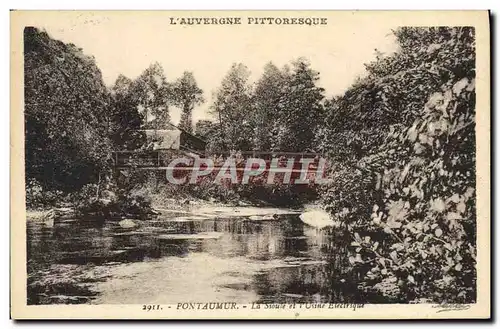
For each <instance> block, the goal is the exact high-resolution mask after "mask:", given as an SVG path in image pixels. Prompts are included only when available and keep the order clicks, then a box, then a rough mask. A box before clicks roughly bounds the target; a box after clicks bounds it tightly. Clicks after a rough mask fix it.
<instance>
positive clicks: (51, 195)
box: [26, 179, 63, 209]
mask: <svg viewBox="0 0 500 329" xmlns="http://www.w3.org/2000/svg"><path fill="white" fill-rule="evenodd" d="M62 197H63V193H62V192H61V191H57V190H55V191H48V190H44V189H43V188H42V185H41V184H40V183H39V182H38V181H37V180H36V179H30V180H28V182H27V183H26V207H27V208H28V209H37V208H46V207H50V206H54V205H56V203H57V202H59V201H61V199H62Z"/></svg>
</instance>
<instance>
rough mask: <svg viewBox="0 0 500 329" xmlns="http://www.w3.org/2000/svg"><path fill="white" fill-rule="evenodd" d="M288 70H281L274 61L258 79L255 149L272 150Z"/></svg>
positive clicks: (254, 97)
mask: <svg viewBox="0 0 500 329" xmlns="http://www.w3.org/2000/svg"><path fill="white" fill-rule="evenodd" d="M286 84H287V72H286V71H285V70H283V71H281V70H280V69H279V68H278V67H277V66H276V65H274V64H273V63H272V62H269V63H267V64H266V66H265V67H264V73H263V75H262V77H261V78H260V79H259V80H258V81H257V83H256V86H255V91H254V95H253V102H254V106H255V111H254V113H253V126H254V134H253V146H254V149H255V150H270V149H271V145H272V131H273V128H274V123H275V120H274V119H275V118H276V116H277V115H278V113H279V111H280V108H281V107H282V106H281V105H280V102H282V101H283V100H284V97H285V94H284V91H285V88H286Z"/></svg>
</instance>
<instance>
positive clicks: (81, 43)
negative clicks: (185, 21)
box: [31, 12, 396, 123]
mask: <svg viewBox="0 0 500 329" xmlns="http://www.w3.org/2000/svg"><path fill="white" fill-rule="evenodd" d="M264 14H267V15H265V16H270V14H269V13H265V12H260V13H245V12H238V13H234V12H204V13H200V12H174V13H172V12H94V13H92V12H65V13H57V12H52V13H47V14H45V15H39V16H36V17H35V18H32V19H31V22H32V25H34V26H36V27H39V28H42V29H44V30H46V31H47V32H48V33H49V35H50V36H51V37H53V38H55V39H58V40H61V41H64V42H72V43H74V44H75V45H77V46H78V47H80V48H82V49H83V52H84V53H85V54H87V55H93V56H94V57H95V60H96V64H97V66H98V67H99V68H100V69H101V72H102V75H103V79H104V82H105V83H106V84H107V85H108V86H109V85H111V84H113V82H114V81H115V80H116V78H117V77H118V75H119V74H124V75H125V76H127V77H129V78H132V79H133V78H135V77H137V76H138V75H139V74H141V72H142V71H144V69H146V68H147V67H148V66H149V65H150V64H151V63H153V62H159V63H160V64H161V65H162V67H163V68H164V70H165V74H166V77H167V80H168V81H173V80H175V79H176V78H178V77H179V76H181V74H182V72H183V71H192V72H193V74H194V76H195V78H196V80H197V82H198V85H199V87H200V88H201V89H202V90H203V91H204V97H205V99H206V102H205V103H204V104H202V105H201V106H199V107H197V108H195V110H194V111H193V121H195V122H196V121H198V120H199V119H207V118H210V114H209V113H208V108H209V106H210V104H211V101H212V93H213V91H215V90H216V89H217V88H218V86H219V85H220V82H221V80H222V79H223V77H224V76H225V74H226V73H227V72H228V70H229V68H230V67H231V64H232V63H238V62H241V63H243V64H245V65H246V66H247V67H248V68H249V70H250V71H251V73H252V75H251V78H250V79H251V81H252V82H254V81H255V80H257V79H258V78H259V77H260V75H261V74H262V72H263V67H264V65H265V64H266V63H268V62H269V61H272V62H273V63H274V64H276V65H277V66H279V67H281V66H283V65H285V64H287V63H289V62H291V61H292V60H294V59H297V58H299V57H305V58H307V59H308V60H309V61H310V63H311V65H312V68H313V69H315V70H317V71H319V72H320V81H319V85H320V86H321V87H323V88H325V89H326V96H328V97H330V96H333V95H339V94H341V93H343V92H344V91H345V90H346V89H347V88H348V87H349V86H350V85H351V84H352V83H353V82H354V80H355V79H356V77H358V76H360V75H362V74H363V73H364V63H368V62H370V61H371V60H373V59H374V58H375V49H378V50H379V51H381V52H383V53H390V52H393V51H394V50H395V49H396V45H395V42H394V38H393V36H392V34H391V29H394V28H396V26H394V25H391V24H390V22H388V23H387V24H385V23H384V21H383V20H377V21H374V20H372V19H370V17H368V16H363V15H350V14H349V13H348V12H346V13H345V14H340V15H338V13H336V15H335V16H328V15H326V14H327V13H326V12H325V15H320V16H318V13H314V15H313V13H310V12H309V13H308V12H295V13H286V14H285V15H287V16H290V15H293V16H294V17H327V18H328V24H327V25H318V26H296V25H293V26H291V25H288V26H284V25H272V26H271V25H246V24H243V25H232V26H229V25H218V26H215V25H194V26H185V25H184V26H181V25H179V24H177V25H171V24H170V17H216V16H222V17H242V19H243V21H244V22H246V18H247V17H249V16H252V17H253V16H255V15H257V16H258V15H264ZM272 14H273V15H272V16H274V17H285V16H284V14H280V13H279V12H276V13H272ZM330 14H331V13H330ZM170 115H171V118H172V121H173V122H174V123H178V121H179V118H180V110H179V109H175V108H172V109H171V110H170Z"/></svg>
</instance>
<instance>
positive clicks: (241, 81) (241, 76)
mask: <svg viewBox="0 0 500 329" xmlns="http://www.w3.org/2000/svg"><path fill="white" fill-rule="evenodd" d="M249 77H250V71H249V70H248V68H247V67H246V66H245V65H243V64H241V63H239V64H233V65H232V66H231V68H230V70H229V72H228V73H227V75H226V76H225V77H224V79H223V80H222V83H221V86H220V87H219V89H218V90H217V91H216V92H215V94H214V103H213V105H212V106H211V110H212V113H213V114H214V115H215V116H216V118H217V119H218V121H219V126H220V132H221V137H222V144H223V146H222V147H223V148H224V149H225V150H249V149H251V147H252V146H251V145H252V127H251V117H252V95H251V92H252V89H251V87H250V85H249V83H248V79H249Z"/></svg>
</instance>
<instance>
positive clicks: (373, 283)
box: [319, 28, 476, 302]
mask: <svg viewBox="0 0 500 329" xmlns="http://www.w3.org/2000/svg"><path fill="white" fill-rule="evenodd" d="M395 34H396V37H397V40H398V43H399V46H400V48H399V50H398V51H397V52H396V53H395V54H393V55H390V56H379V58H378V59H377V60H376V61H375V62H373V63H370V64H369V65H367V70H368V75H367V77H365V78H364V79H360V81H358V82H357V83H356V84H355V85H354V86H353V87H352V88H350V89H349V90H348V91H347V92H346V93H345V95H343V96H341V97H338V98H336V99H333V100H331V102H329V103H328V104H327V112H328V114H327V126H326V127H325V128H324V129H323V131H322V134H321V135H320V136H319V138H320V141H321V147H322V149H323V150H324V151H325V152H327V153H329V154H330V156H331V157H332V158H334V159H336V160H337V162H336V163H338V166H337V167H336V171H335V173H334V174H333V175H332V177H333V182H332V183H331V185H330V186H329V187H328V188H327V189H326V191H325V193H324V195H323V199H324V203H325V204H326V207H327V209H329V210H330V211H331V212H332V213H334V214H337V213H340V212H343V214H344V215H345V214H346V213H347V214H348V215H347V216H344V217H345V218H346V224H348V227H349V231H350V232H351V233H354V236H353V242H352V250H351V257H350V259H349V260H350V262H351V264H352V265H353V266H354V267H358V268H360V269H362V275H361V279H360V286H361V287H362V288H363V289H365V290H367V292H374V291H375V292H377V293H378V294H382V295H384V296H386V297H387V299H388V300H392V301H396V302H397V301H425V300H431V301H441V302H442V301H449V302H471V301H474V300H475V277H476V273H475V250H476V249H475V246H476V233H475V229H476V227H475V221H476V218H475V184H476V181H475V134H474V128H475V126H474V123H475V120H474V119H475V84H474V78H475V70H474V61H475V55H474V54H475V53H474V30H473V29H471V28H401V29H398V30H397V31H395Z"/></svg>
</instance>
